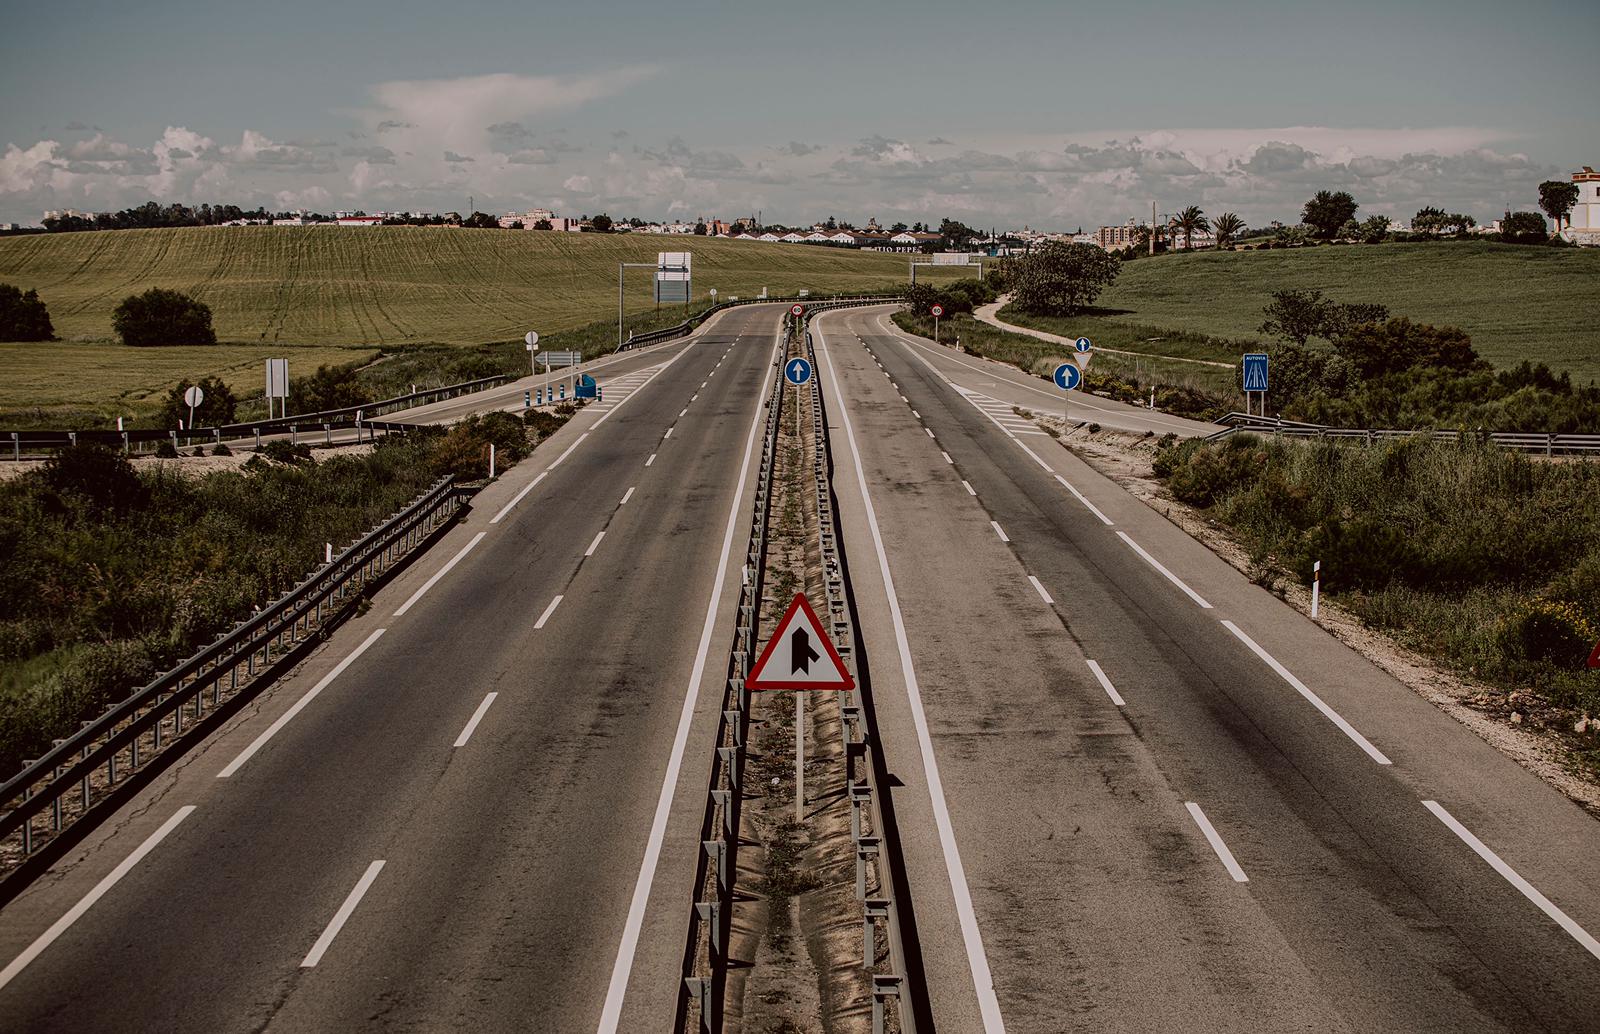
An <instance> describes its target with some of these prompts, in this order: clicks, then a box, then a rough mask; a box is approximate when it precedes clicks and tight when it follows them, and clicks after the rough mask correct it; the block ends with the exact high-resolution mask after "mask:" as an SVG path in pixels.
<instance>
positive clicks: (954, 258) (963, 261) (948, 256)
mask: <svg viewBox="0 0 1600 1034" xmlns="http://www.w3.org/2000/svg"><path fill="white" fill-rule="evenodd" d="M928 257H929V258H931V259H933V264H934V265H936V266H965V265H969V264H971V262H972V253H971V252H967V251H941V252H937V253H935V254H933V255H930V256H928Z"/></svg>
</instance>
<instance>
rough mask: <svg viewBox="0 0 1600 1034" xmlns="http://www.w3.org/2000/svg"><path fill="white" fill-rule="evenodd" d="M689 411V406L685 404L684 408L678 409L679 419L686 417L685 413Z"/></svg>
mask: <svg viewBox="0 0 1600 1034" xmlns="http://www.w3.org/2000/svg"><path fill="white" fill-rule="evenodd" d="M688 412H689V407H688V406H684V407H683V408H682V409H680V410H678V419H679V420H682V419H683V418H684V415H685V414H687V413H688Z"/></svg>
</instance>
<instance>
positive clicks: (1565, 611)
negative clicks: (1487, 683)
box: [1497, 600, 1595, 669]
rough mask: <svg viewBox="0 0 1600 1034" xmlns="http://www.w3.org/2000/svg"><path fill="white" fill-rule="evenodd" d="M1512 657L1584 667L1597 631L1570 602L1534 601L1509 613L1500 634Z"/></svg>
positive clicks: (1509, 655)
mask: <svg viewBox="0 0 1600 1034" xmlns="http://www.w3.org/2000/svg"><path fill="white" fill-rule="evenodd" d="M1497 638H1498V641H1499V644H1500V648H1501V649H1502V650H1503V651H1504V652H1505V653H1506V655H1507V656H1508V657H1512V658H1515V659H1517V660H1522V661H1527V662H1529V663H1533V664H1548V665H1550V666H1552V667H1555V668H1567V669H1573V668H1582V667H1583V666H1584V663H1585V661H1587V660H1588V658H1589V651H1590V649H1591V648H1592V647H1593V646H1594V641H1595V629H1594V626H1593V625H1592V624H1590V623H1589V621H1588V620H1587V619H1585V617H1584V616H1583V614H1582V613H1580V612H1579V611H1578V608H1577V607H1574V606H1573V605H1572V604H1570V603H1559V602H1554V601H1551V600H1533V601H1531V602H1529V603H1525V604H1523V605H1522V606H1520V607H1518V608H1517V609H1516V610H1514V611H1512V612H1511V613H1510V614H1507V615H1506V617H1505V620H1504V621H1503V622H1502V623H1501V625H1500V628H1499V629H1498V635H1497Z"/></svg>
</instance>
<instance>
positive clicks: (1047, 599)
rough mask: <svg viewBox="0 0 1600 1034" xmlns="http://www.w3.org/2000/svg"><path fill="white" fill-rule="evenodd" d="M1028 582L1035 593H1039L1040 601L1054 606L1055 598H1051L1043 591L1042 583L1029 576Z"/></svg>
mask: <svg viewBox="0 0 1600 1034" xmlns="http://www.w3.org/2000/svg"><path fill="white" fill-rule="evenodd" d="M1028 581H1030V582H1032V583H1033V588H1034V590H1035V591H1037V592H1038V593H1039V598H1040V599H1041V600H1044V601H1045V602H1046V603H1050V604H1054V603H1055V598H1054V597H1052V596H1051V595H1050V594H1049V593H1048V592H1046V591H1045V587H1044V583H1043V582H1041V581H1039V579H1037V578H1035V577H1034V576H1033V575H1031V574H1030V575H1028Z"/></svg>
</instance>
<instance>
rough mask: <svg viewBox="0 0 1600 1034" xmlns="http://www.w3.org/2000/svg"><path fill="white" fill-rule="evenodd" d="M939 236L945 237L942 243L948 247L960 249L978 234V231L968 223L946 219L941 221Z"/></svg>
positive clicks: (953, 249)
mask: <svg viewBox="0 0 1600 1034" xmlns="http://www.w3.org/2000/svg"><path fill="white" fill-rule="evenodd" d="M939 236H940V237H941V238H943V239H942V240H941V241H940V243H941V244H943V245H944V246H945V247H946V248H947V249H950V250H952V251H960V250H961V249H962V248H965V247H966V246H967V243H968V242H969V241H971V240H972V238H974V237H976V236H978V231H977V230H974V229H973V228H972V227H970V226H968V225H967V224H966V223H962V222H957V221H956V220H954V219H945V220H943V221H942V222H940V223H939Z"/></svg>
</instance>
